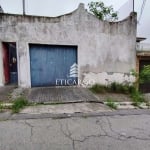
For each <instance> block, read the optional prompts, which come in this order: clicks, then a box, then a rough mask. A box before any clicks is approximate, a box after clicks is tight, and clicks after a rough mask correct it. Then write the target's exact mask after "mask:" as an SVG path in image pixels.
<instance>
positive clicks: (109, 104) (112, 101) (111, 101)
mask: <svg viewBox="0 0 150 150" xmlns="http://www.w3.org/2000/svg"><path fill="white" fill-rule="evenodd" d="M106 105H107V106H109V107H110V108H112V109H117V105H116V104H115V102H114V100H113V99H111V98H108V99H107V102H106Z"/></svg>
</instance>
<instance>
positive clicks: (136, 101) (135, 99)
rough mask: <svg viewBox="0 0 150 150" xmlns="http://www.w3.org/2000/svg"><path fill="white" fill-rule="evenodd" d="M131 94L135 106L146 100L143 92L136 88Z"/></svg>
mask: <svg viewBox="0 0 150 150" xmlns="http://www.w3.org/2000/svg"><path fill="white" fill-rule="evenodd" d="M130 95H131V98H132V101H133V105H134V106H139V105H140V104H141V103H142V102H145V100H144V97H143V94H142V93H140V92H139V91H138V90H136V89H135V90H134V91H132V92H131V94H130Z"/></svg>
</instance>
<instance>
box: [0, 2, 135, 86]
mask: <svg viewBox="0 0 150 150" xmlns="http://www.w3.org/2000/svg"><path fill="white" fill-rule="evenodd" d="M136 24H137V22H136V15H135V14H134V13H131V14H130V16H129V17H128V18H126V19H124V20H122V21H119V22H107V21H100V20H98V19H97V18H96V17H95V16H93V15H92V14H90V13H88V12H87V10H85V9H84V5H83V4H80V5H79V7H78V9H77V10H75V11H74V12H72V13H70V14H66V15H63V16H59V17H41V16H28V15H14V14H5V13H0V85H1V86H4V85H6V84H11V83H17V84H18V85H19V86H20V87H26V88H28V87H39V86H64V85H81V86H89V85H91V84H94V83H100V84H108V83H111V82H119V83H126V82H133V81H134V77H133V76H132V75H131V74H130V71H131V69H135V68H136Z"/></svg>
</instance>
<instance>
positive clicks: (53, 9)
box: [0, 0, 127, 16]
mask: <svg viewBox="0 0 150 150" xmlns="http://www.w3.org/2000/svg"><path fill="white" fill-rule="evenodd" d="M93 1H94V0H93ZM126 1H127V0H120V1H119V0H104V3H105V4H106V5H108V6H109V5H113V7H114V9H115V10H118V9H119V8H120V7H121V5H122V4H123V3H125V2H126ZM89 2H91V0H25V3H26V14H32V15H41V16H59V15H62V14H65V13H68V12H71V11H73V10H74V9H76V8H77V7H78V5H79V3H85V6H87V4H88V3H89ZM0 4H1V6H2V7H3V9H4V11H5V12H8V13H17V14H18V13H19V14H22V0H0Z"/></svg>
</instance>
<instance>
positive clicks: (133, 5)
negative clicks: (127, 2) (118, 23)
mask: <svg viewBox="0 0 150 150" xmlns="http://www.w3.org/2000/svg"><path fill="white" fill-rule="evenodd" d="M133 12H134V0H133Z"/></svg>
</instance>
